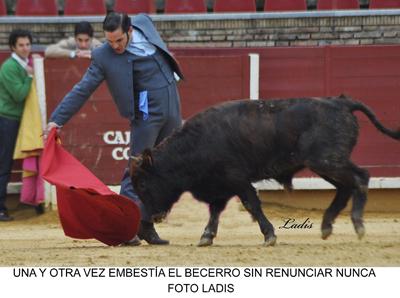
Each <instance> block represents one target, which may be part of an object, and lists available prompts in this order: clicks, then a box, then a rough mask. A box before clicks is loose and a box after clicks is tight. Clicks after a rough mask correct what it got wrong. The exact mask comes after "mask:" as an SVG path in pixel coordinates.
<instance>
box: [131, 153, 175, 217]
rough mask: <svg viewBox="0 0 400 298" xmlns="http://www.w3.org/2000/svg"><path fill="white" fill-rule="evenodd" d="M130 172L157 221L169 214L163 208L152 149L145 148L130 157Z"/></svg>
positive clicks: (135, 185)
mask: <svg viewBox="0 0 400 298" xmlns="http://www.w3.org/2000/svg"><path fill="white" fill-rule="evenodd" d="M129 172H130V176H131V179H132V185H133V187H134V189H135V191H136V193H137V194H138V196H139V198H140V200H141V201H142V203H143V204H144V206H145V208H146V211H147V212H148V213H149V214H150V215H151V217H152V219H153V220H154V221H155V222H160V221H162V220H163V219H164V218H165V217H166V216H167V211H165V210H163V209H164V208H163V205H164V204H163V203H162V202H161V201H159V200H160V199H161V196H160V194H161V195H162V193H160V191H158V188H159V182H157V179H154V177H155V176H154V160H153V156H152V153H151V150H150V149H145V150H144V151H143V153H142V154H141V155H139V156H131V157H130V165H129Z"/></svg>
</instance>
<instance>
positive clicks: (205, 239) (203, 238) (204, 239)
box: [197, 237, 213, 247]
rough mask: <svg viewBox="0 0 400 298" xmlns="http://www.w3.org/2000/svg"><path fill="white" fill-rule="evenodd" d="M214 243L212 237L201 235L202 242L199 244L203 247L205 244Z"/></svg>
mask: <svg viewBox="0 0 400 298" xmlns="http://www.w3.org/2000/svg"><path fill="white" fill-rule="evenodd" d="M212 244H213V239H212V238H207V237H201V239H200V242H199V243H198V244H197V246H199V247H203V246H210V245H212Z"/></svg>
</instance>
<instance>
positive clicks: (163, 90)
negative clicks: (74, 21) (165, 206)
mask: <svg viewBox="0 0 400 298" xmlns="http://www.w3.org/2000/svg"><path fill="white" fill-rule="evenodd" d="M103 29H104V31H105V37H106V40H107V43H105V44H103V45H102V46H100V47H99V48H97V49H95V50H94V51H93V52H92V62H91V64H90V66H89V68H88V69H87V71H86V73H85V75H84V76H83V78H82V79H81V81H80V82H79V83H78V84H76V85H75V86H74V88H73V89H72V90H71V91H70V92H69V93H68V94H67V95H66V96H65V97H64V99H63V100H62V102H61V103H60V104H59V105H58V107H57V108H56V110H55V111H54V112H53V114H52V115H51V118H50V122H49V123H48V125H47V129H46V132H47V133H48V131H50V129H51V128H53V127H58V128H60V127H61V126H63V125H64V124H65V123H66V122H67V121H68V120H69V119H70V118H71V117H72V116H73V115H74V114H75V113H76V112H77V111H78V110H79V109H80V108H81V107H82V105H83V104H84V103H85V102H86V100H87V99H88V98H89V96H90V95H91V94H92V93H93V92H94V90H95V89H96V88H97V87H98V86H99V85H100V83H101V82H102V81H104V80H106V82H107V85H108V88H109V89H110V93H111V95H112V97H113V100H114V102H115V104H116V105H117V108H118V110H119V113H120V114H121V116H123V117H125V118H127V119H128V120H129V122H130V127H131V144H130V149H131V154H132V155H137V154H139V153H141V152H142V151H143V150H144V149H145V148H151V147H153V146H155V145H157V144H158V143H160V142H161V141H162V140H163V139H164V138H165V137H166V136H168V135H169V134H170V133H171V132H172V131H173V130H174V129H175V128H178V127H180V126H181V123H182V119H181V113H180V100H179V94H178V90H177V87H176V83H175V78H174V73H176V74H177V75H178V76H179V77H180V78H182V77H183V75H182V73H181V70H180V69H179V66H178V63H177V62H176V60H175V59H174V58H173V56H172V55H171V54H170V52H169V51H168V49H167V47H166V45H165V43H164V42H163V41H162V39H161V37H160V35H159V34H158V32H157V30H156V28H155V27H154V24H153V22H152V20H151V19H150V17H149V16H148V15H145V14H139V15H137V16H135V17H134V18H133V23H132V24H131V19H130V18H129V17H128V15H126V14H123V13H116V12H111V13H109V14H108V15H107V16H106V17H105V19H104V22H103ZM46 132H45V134H46ZM128 168H129V167H128ZM128 168H127V169H125V172H124V175H123V178H122V181H121V194H122V195H125V196H127V197H129V198H131V199H133V200H134V201H135V202H136V203H137V204H138V205H139V207H140V211H141V215H142V220H141V225H140V229H139V233H138V236H139V238H140V239H144V240H145V241H147V242H148V243H149V244H169V241H167V240H163V239H161V238H160V237H159V236H158V234H157V232H156V231H155V229H154V225H153V222H152V220H151V218H150V216H149V214H147V212H146V210H145V208H144V205H143V204H142V202H141V201H140V199H139V198H138V196H137V195H136V193H135V191H134V189H133V187H132V183H131V178H130V176H129V170H128ZM129 244H131V245H138V244H140V240H139V239H133V240H132V241H130V243H129Z"/></svg>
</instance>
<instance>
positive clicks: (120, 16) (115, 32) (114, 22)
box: [103, 12, 132, 54]
mask: <svg viewBox="0 0 400 298" xmlns="http://www.w3.org/2000/svg"><path fill="white" fill-rule="evenodd" d="M103 30H104V33H105V36H106V39H107V42H108V43H109V45H110V46H111V47H112V48H113V50H114V51H115V52H116V53H117V54H122V53H123V52H124V51H125V48H126V47H127V45H128V43H129V39H130V35H131V33H132V25H131V19H130V17H129V16H128V15H127V14H125V13H118V12H110V13H109V14H107V16H106V17H105V19H104V21H103Z"/></svg>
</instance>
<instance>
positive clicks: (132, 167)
mask: <svg viewBox="0 0 400 298" xmlns="http://www.w3.org/2000/svg"><path fill="white" fill-rule="evenodd" d="M142 161H143V158H142V156H141V155H140V156H133V155H132V156H131V157H130V163H129V174H130V176H131V177H133V176H135V175H136V173H137V170H138V169H139V168H140V166H141V164H142Z"/></svg>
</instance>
